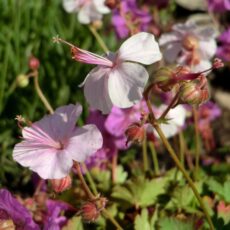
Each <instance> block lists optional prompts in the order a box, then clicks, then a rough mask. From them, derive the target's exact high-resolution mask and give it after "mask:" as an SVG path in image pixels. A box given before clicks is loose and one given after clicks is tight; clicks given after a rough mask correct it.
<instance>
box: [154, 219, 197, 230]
mask: <svg viewBox="0 0 230 230" xmlns="http://www.w3.org/2000/svg"><path fill="white" fill-rule="evenodd" d="M158 226H159V230H194V226H193V223H192V221H186V222H185V221H181V220H178V219H175V218H168V217H165V218H162V219H160V221H159V222H158Z"/></svg>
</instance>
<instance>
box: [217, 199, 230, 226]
mask: <svg viewBox="0 0 230 230" xmlns="http://www.w3.org/2000/svg"><path fill="white" fill-rule="evenodd" d="M217 216H218V218H221V219H223V221H224V224H229V223H230V205H225V203H224V202H223V201H220V203H219V204H218V206H217Z"/></svg>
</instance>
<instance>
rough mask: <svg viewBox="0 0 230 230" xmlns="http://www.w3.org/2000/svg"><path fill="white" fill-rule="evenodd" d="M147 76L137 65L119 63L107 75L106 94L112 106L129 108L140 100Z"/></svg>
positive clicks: (142, 68)
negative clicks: (107, 93)
mask: <svg viewBox="0 0 230 230" xmlns="http://www.w3.org/2000/svg"><path fill="white" fill-rule="evenodd" d="M148 77H149V74H148V72H147V71H146V70H145V68H144V67H143V66H141V65H139V64H137V63H120V64H119V65H118V66H117V67H116V68H114V69H113V71H112V72H111V73H110V74H109V79H108V92H109V97H110V99H111V101H112V103H113V104H114V105H116V106H117V107H119V108H129V107H131V106H132V105H134V104H135V103H137V102H138V101H140V100H141V98H142V92H143V90H144V87H145V85H146V83H147V81H148Z"/></svg>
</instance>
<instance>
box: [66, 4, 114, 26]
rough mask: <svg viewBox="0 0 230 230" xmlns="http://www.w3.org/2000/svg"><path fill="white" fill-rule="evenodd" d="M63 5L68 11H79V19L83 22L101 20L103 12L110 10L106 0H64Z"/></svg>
mask: <svg viewBox="0 0 230 230" xmlns="http://www.w3.org/2000/svg"><path fill="white" fill-rule="evenodd" d="M63 7H64V9H65V11H66V12H68V13H74V12H78V20H79V22H80V23H82V24H89V23H91V22H93V21H97V20H101V19H102V15H103V14H108V13H109V12H110V9H109V8H108V7H107V6H106V5H105V0H63Z"/></svg>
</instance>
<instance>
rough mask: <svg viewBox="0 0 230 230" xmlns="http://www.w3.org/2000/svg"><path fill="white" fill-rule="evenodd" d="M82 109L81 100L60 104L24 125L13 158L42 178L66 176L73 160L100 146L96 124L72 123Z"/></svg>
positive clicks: (77, 159)
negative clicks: (75, 102)
mask: <svg viewBox="0 0 230 230" xmlns="http://www.w3.org/2000/svg"><path fill="white" fill-rule="evenodd" d="M81 112H82V107H81V105H80V104H77V105H72V104H70V105H67V106H62V107H60V108H58V109H57V110H56V111H55V112H54V114H52V115H48V116H45V117H44V118H42V119H41V120H40V121H37V122H35V123H33V124H32V125H31V126H30V127H25V128H23V130H22V136H23V141H22V142H21V143H19V144H17V145H15V147H14V150H13V158H14V160H16V161H17V162H18V163H20V164H21V165H22V166H24V167H29V168H30V169H31V170H32V171H34V172H37V173H38V174H39V176H40V177H42V178H43V179H59V178H63V177H65V176H67V175H68V174H69V171H70V169H71V167H72V165H73V160H75V161H78V162H83V161H85V160H86V158H87V157H88V156H90V155H92V154H93V153H94V152H95V151H96V150H97V149H99V148H101V146H102V136H101V133H100V131H99V130H98V129H97V127H96V126H95V125H85V126H83V127H78V128H76V127H75V123H76V119H77V118H78V117H79V116H80V114H81Z"/></svg>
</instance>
